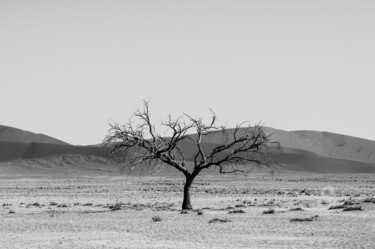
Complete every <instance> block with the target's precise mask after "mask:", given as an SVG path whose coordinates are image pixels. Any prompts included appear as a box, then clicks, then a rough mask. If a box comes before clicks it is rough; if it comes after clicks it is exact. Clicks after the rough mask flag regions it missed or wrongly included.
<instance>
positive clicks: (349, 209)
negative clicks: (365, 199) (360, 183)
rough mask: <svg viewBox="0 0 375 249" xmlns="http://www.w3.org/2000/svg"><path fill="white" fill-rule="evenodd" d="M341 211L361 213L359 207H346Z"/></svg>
mask: <svg viewBox="0 0 375 249" xmlns="http://www.w3.org/2000/svg"><path fill="white" fill-rule="evenodd" d="M342 211H363V209H362V207H361V206H355V207H346V208H344V209H343V210H342Z"/></svg>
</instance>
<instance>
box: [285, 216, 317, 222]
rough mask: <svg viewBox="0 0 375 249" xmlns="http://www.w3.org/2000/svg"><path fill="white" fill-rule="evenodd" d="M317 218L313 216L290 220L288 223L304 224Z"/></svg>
mask: <svg viewBox="0 0 375 249" xmlns="http://www.w3.org/2000/svg"><path fill="white" fill-rule="evenodd" d="M318 217H319V216H318V215H314V216H311V217H306V218H292V219H290V220H289V221H290V222H305V221H308V222H311V221H317V220H318Z"/></svg>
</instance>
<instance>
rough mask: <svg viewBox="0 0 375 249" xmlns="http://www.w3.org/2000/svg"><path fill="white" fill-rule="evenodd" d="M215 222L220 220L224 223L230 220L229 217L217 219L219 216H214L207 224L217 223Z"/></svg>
mask: <svg viewBox="0 0 375 249" xmlns="http://www.w3.org/2000/svg"><path fill="white" fill-rule="evenodd" d="M217 222H221V223H226V222H232V221H231V220H230V219H227V218H225V219H219V218H215V219H212V220H210V221H208V223H209V224H211V223H217Z"/></svg>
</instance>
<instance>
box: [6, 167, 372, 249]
mask: <svg viewBox="0 0 375 249" xmlns="http://www.w3.org/2000/svg"><path fill="white" fill-rule="evenodd" d="M183 183H184V179H183V178H182V177H180V176H178V175H166V176H163V175H131V174H126V175H104V176H103V175H89V176H84V175H43V176H38V175H35V176H29V175H28V176H15V175H10V176H5V175H2V176H1V177H0V215H1V222H0V245H1V248H2V249H7V248H375V175H374V174H314V173H288V174H281V173H280V174H274V175H270V174H269V173H254V174H250V175H249V176H247V177H244V176H236V175H231V176H227V175H225V176H222V175H202V176H198V177H197V179H196V180H195V182H194V184H193V188H192V199H191V200H192V204H193V208H194V210H192V211H188V212H181V204H182V189H183ZM353 209H354V210H353ZM346 210H347V211H346Z"/></svg>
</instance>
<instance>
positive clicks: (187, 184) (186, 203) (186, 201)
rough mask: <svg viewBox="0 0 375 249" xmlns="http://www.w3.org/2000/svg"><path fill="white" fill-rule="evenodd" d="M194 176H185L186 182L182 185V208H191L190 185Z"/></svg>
mask: <svg viewBox="0 0 375 249" xmlns="http://www.w3.org/2000/svg"><path fill="white" fill-rule="evenodd" d="M193 180H194V177H193V176H191V175H190V176H186V182H185V186H184V200H183V202H182V210H191V209H193V207H192V205H191V202H190V187H191V184H192V183H193Z"/></svg>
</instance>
